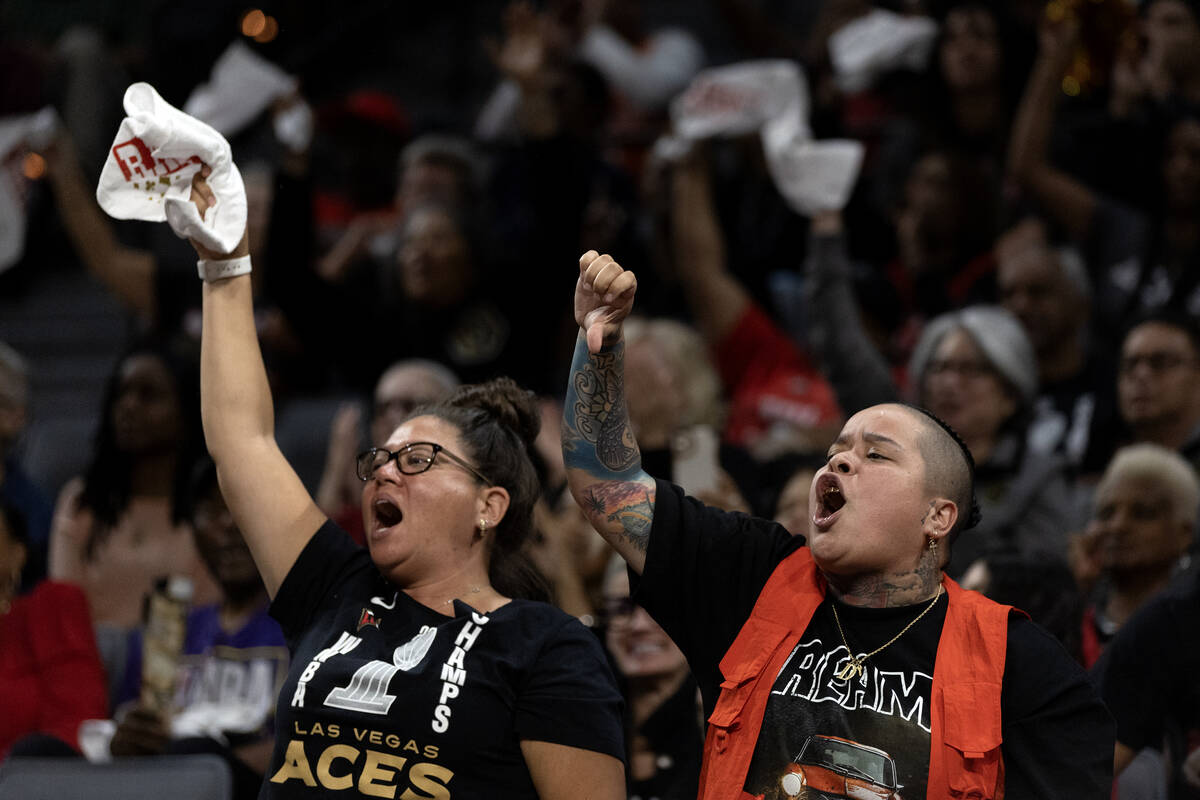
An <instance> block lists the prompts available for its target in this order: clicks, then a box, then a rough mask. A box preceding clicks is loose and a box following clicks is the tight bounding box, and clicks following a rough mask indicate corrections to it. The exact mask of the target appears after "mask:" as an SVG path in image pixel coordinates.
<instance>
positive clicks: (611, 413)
mask: <svg viewBox="0 0 1200 800" xmlns="http://www.w3.org/2000/svg"><path fill="white" fill-rule="evenodd" d="M636 290H637V279H636V278H635V277H634V275H633V273H632V272H627V271H625V270H624V269H622V268H621V266H620V265H619V264H617V262H615V261H613V260H612V258H611V257H609V256H606V255H605V256H602V255H598V254H597V253H596V251H595V250H589V251H588V252H586V253H584V255H583V257H582V258H580V259H579V280H578V281H577V282H576V284H575V321H576V322H578V323H579V327H580V333H579V338H578V340H577V342H576V344H575V360H574V362H573V363H572V364H571V377H570V381H569V383H568V385H567V396H566V401H565V402H564V405H563V426H562V446H563V460H564V462H565V463H566V467H567V483H568V485H569V486H570V487H571V494H572V495H573V496H574V498H575V502H577V503H578V504H579V506H580V507H581V508H582V509H583V512H584V514H585V515H586V516H587V518H588V520H589V521H590V522H591V523H592V527H594V528H595V529H596V530H597V531H598V532H599V533H600V535H601V536H603V537H604V538H605V539H607V540H608V542H609V544H611V545H612V546H613V547H614V548H616V550H617V552H618V553H620V554H621V557H622V558H624V559H625V561H626V562H627V563H628V564H629V566H631V567H632V568H633V569H634V571H635V572H637V573H639V574H640V573H641V571H642V567H643V566H644V565H645V563H646V546H647V544H648V543H649V537H650V523H651V521H652V520H653V518H654V498H655V488H654V479H653V478H651V477H650V476H649V475H647V474H646V472H645V470H643V469H642V456H641V453H640V452H639V451H638V446H637V441H636V440H635V439H634V438H633V429H632V428H631V427H630V425H629V411H628V409H627V408H626V406H625V342H624V339H623V337H622V332H621V326H622V323H623V322H624V320H625V318H626V317H627V316H629V311H630V309H632V307H633V296H634V293H635V291H636Z"/></svg>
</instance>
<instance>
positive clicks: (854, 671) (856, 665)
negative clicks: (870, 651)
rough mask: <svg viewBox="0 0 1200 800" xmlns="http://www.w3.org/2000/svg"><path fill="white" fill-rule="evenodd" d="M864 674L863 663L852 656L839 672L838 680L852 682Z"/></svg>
mask: <svg viewBox="0 0 1200 800" xmlns="http://www.w3.org/2000/svg"><path fill="white" fill-rule="evenodd" d="M862 673H863V666H862V662H861V661H859V660H858V659H857V658H854V657H853V656H851V657H850V658H849V660H847V661H846V665H845V666H844V667H842V668H841V669H840V670H838V671H837V675H836V677H837V679H838V680H839V681H852V680H854V679H855V678H857V677H858V676H859V675H862Z"/></svg>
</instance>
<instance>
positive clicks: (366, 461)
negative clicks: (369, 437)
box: [355, 442, 492, 486]
mask: <svg viewBox="0 0 1200 800" xmlns="http://www.w3.org/2000/svg"><path fill="white" fill-rule="evenodd" d="M439 454H441V455H444V456H445V457H446V458H448V459H450V460H451V461H453V462H454V463H455V464H458V465H459V466H460V467H462V468H463V469H465V470H466V471H467V472H469V473H471V474H472V475H474V476H475V477H476V478H478V479H479V480H481V481H483V482H484V483H485V484H487V485H488V486H491V485H492V482H491V481H489V480H488V479H487V478H485V477H484V476H483V475H482V473H480V472H479V470H477V469H475V468H474V467H472V466H471V465H470V464H468V463H467V462H466V461H463V460H462V459H461V458H459V457H458V456H456V455H454V453H451V452H450V451H449V450H447V449H446V448H444V447H442V446H441V445H440V444H434V443H433V442H412V443H411V444H406V445H405V446H404V447H401V448H400V449H399V450H397V451H395V452H392V451H391V450H388V449H387V448H384V447H372V448H371V449H370V450H367V451H366V452H363V453H359V454H358V458H357V459H356V460H355V466H356V467H357V471H358V479H359V480H361V481H369V480H371V476H372V475H374V474H375V470H377V469H379V468H380V467H382V466H383V465H384V464H386V463H388V462H389V461H391V460H392V459H393V458H394V459H396V466H397V467H399V468H400V471H401V472H403V473H404V474H405V475H420V474H421V473H422V472H427V471H428V470H429V468H430V467H432V466H433V462H434V461H435V460H436V459H437V457H438V455H439Z"/></svg>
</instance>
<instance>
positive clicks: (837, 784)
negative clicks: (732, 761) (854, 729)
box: [767, 734, 904, 800]
mask: <svg viewBox="0 0 1200 800" xmlns="http://www.w3.org/2000/svg"><path fill="white" fill-rule="evenodd" d="M902 788H904V787H903V786H901V785H900V784H899V783H897V782H896V763H895V762H894V761H892V757H891V756H889V755H888V754H887V753H885V752H883V751H882V750H880V749H878V748H876V747H869V746H867V745H865V744H859V743H858V742H852V741H850V740H849V739H841V738H838V737H837V736H819V735H815V734H814V735H812V736H809V737H808V738H807V739H806V740H805V741H804V744H803V746H801V748H800V753H799V754H798V755H797V756H796V757H795V758H794V759H792V763H791V764H788V766H787V770H786V771H785V772H784V773H783V775H782V776H781V777H780V779H779V786H778V793H771V792H768V793H767V795H768V797H778V798H781V799H783V798H786V800H792V799H793V798H795V799H796V800H825V799H826V798H839V799H840V798H851V799H852V800H901V797H900V790H901V789H902Z"/></svg>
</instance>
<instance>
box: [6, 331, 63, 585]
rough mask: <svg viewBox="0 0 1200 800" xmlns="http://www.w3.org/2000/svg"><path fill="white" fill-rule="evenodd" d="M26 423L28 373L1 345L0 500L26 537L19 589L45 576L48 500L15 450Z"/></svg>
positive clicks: (24, 366) (16, 354) (25, 367)
mask: <svg viewBox="0 0 1200 800" xmlns="http://www.w3.org/2000/svg"><path fill="white" fill-rule="evenodd" d="M28 420H29V370H28V367H27V366H26V364H25V360H24V359H23V358H21V356H20V354H19V353H17V351H16V350H13V349H12V348H11V347H9V346H8V345H6V344H5V343H4V342H0V501H2V502H5V503H8V504H9V505H11V506H13V507H14V508H16V509H17V510H18V511H20V513H21V516H22V517H23V518H24V520H25V526H26V531H27V535H28V541H27V542H26V545H27V552H26V558H25V568H24V574H23V576H22V579H21V588H22V589H32V588H33V584H34V583H36V582H37V581H39V580H41V579H42V578H43V577H44V576H45V574H46V549H47V546H48V544H49V540H50V517H51V513H52V511H53V509H52V506H51V505H50V500H49V499H48V498H47V497H46V495H45V493H44V492H43V491H42V489H41V487H39V486H38V485H37V484H35V483H34V482H33V480H32V479H30V477H29V476H28V475H27V474H26V473H25V470H24V469H22V468H21V464H20V462H19V461H18V460H17V456H16V453H15V449H16V446H17V441H18V440H19V439H20V436H21V432H22V431H23V430H24V429H25V425H26V423H27V422H28Z"/></svg>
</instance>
